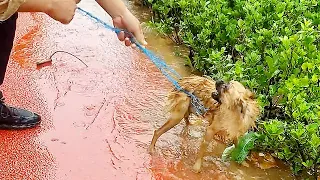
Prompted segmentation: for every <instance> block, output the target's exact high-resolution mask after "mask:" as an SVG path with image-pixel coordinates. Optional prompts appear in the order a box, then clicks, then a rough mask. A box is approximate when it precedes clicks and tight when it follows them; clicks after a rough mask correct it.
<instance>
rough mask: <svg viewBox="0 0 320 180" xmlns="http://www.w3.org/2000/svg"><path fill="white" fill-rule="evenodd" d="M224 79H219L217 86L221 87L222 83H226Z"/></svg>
mask: <svg viewBox="0 0 320 180" xmlns="http://www.w3.org/2000/svg"><path fill="white" fill-rule="evenodd" d="M224 84H225V83H224V81H223V80H217V81H216V87H221V86H222V85H224Z"/></svg>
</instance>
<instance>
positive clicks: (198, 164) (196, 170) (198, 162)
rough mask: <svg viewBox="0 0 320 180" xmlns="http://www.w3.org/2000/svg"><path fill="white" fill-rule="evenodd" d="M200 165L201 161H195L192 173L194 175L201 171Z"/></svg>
mask: <svg viewBox="0 0 320 180" xmlns="http://www.w3.org/2000/svg"><path fill="white" fill-rule="evenodd" d="M201 164H202V162H201V160H197V161H196V163H194V165H193V171H194V172H195V173H199V172H200V171H201Z"/></svg>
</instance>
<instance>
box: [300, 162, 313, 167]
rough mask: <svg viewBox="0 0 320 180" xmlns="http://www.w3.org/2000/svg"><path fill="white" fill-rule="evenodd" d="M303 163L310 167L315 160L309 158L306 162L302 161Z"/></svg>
mask: <svg viewBox="0 0 320 180" xmlns="http://www.w3.org/2000/svg"><path fill="white" fill-rule="evenodd" d="M302 165H304V166H305V167H306V168H310V167H311V166H313V161H312V160H307V161H306V162H302Z"/></svg>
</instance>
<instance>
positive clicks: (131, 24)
mask: <svg viewBox="0 0 320 180" xmlns="http://www.w3.org/2000/svg"><path fill="white" fill-rule="evenodd" d="M113 25H114V26H115V27H116V28H120V29H125V30H127V31H128V32H131V33H132V34H133V35H134V37H135V38H136V39H137V40H138V41H139V42H140V43H141V45H142V46H146V45H147V42H146V40H145V38H144V35H143V32H142V29H141V25H140V22H139V20H138V19H137V18H136V17H135V16H134V15H133V14H132V13H131V12H130V11H129V10H127V11H125V13H124V14H122V15H121V16H117V17H114V18H113ZM118 39H119V40H120V41H124V42H125V45H126V46H130V45H131V46H132V47H135V46H136V45H135V44H132V43H131V41H130V37H129V35H128V34H126V33H124V32H123V31H121V32H120V33H119V34H118Z"/></svg>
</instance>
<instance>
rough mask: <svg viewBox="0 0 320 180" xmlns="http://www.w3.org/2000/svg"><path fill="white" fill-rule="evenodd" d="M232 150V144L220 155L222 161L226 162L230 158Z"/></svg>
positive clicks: (233, 146)
mask: <svg viewBox="0 0 320 180" xmlns="http://www.w3.org/2000/svg"><path fill="white" fill-rule="evenodd" d="M234 148H235V145H234V144H233V145H232V146H230V147H227V148H226V149H225V150H224V151H223V153H222V155H221V159H222V161H227V160H228V159H229V158H230V155H231V153H232V151H233V150H234Z"/></svg>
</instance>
